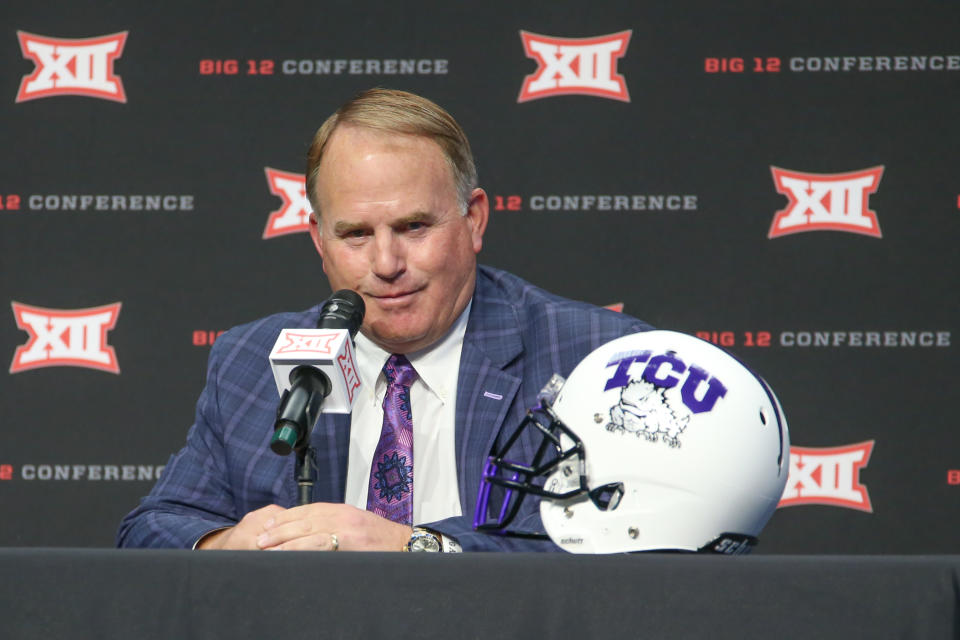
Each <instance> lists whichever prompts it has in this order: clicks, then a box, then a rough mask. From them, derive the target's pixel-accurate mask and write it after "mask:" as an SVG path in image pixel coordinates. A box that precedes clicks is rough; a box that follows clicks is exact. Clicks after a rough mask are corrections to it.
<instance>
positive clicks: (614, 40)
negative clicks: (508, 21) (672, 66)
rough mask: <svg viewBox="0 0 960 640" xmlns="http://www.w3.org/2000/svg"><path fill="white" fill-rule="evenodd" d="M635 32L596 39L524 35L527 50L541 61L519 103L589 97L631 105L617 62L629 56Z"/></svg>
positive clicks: (524, 45)
mask: <svg viewBox="0 0 960 640" xmlns="http://www.w3.org/2000/svg"><path fill="white" fill-rule="evenodd" d="M631 33H632V32H631V31H621V32H620V33H611V34H610V35H606V36H597V37H595V38H554V37H551V36H541V35H537V34H535V33H530V32H529V31H521V32H520V38H521V40H523V50H524V53H526V55H527V57H528V58H533V59H534V60H536V61H537V65H538V67H537V70H536V71H535V72H534V73H532V74H530V75H529V76H527V77H526V78H525V79H524V81H523V87H522V88H521V89H520V97H518V98H517V102H526V101H527V100H536V99H537V98H547V97H550V96H560V95H586V96H597V97H599V98H612V99H614V100H622V101H624V102H630V94H629V93H628V92H627V83H626V82H625V81H624V79H623V76H622V75H620V74H619V73H617V60H618V59H619V58H621V57H623V55H624V54H625V53H626V52H627V45H628V44H629V43H630V34H631Z"/></svg>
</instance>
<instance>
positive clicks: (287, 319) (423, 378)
mask: <svg viewBox="0 0 960 640" xmlns="http://www.w3.org/2000/svg"><path fill="white" fill-rule="evenodd" d="M307 193H308V197H309V198H310V200H311V204H312V206H313V209H314V214H313V215H312V216H311V218H310V235H311V237H312V239H313V242H314V244H315V245H316V248H317V251H318V252H319V254H320V257H321V259H322V260H323V270H324V273H325V274H326V275H327V278H328V280H329V282H330V287H331V289H332V290H339V289H343V288H346V289H352V290H354V291H356V292H357V293H359V294H360V295H361V296H362V297H363V300H364V303H365V304H366V315H365V317H364V322H363V326H362V328H361V330H360V333H359V334H358V335H357V340H356V346H357V359H358V369H359V374H360V378H361V380H362V382H363V390H362V392H361V396H360V398H359V399H358V400H357V403H356V405H355V406H354V412H353V414H352V416H339V415H322V416H321V418H320V420H319V421H318V423H317V426H316V428H315V429H314V431H313V433H312V434H311V445H312V447H313V448H314V450H315V451H316V452H317V456H318V458H319V459H318V460H317V465H318V467H319V469H320V477H319V479H318V482H317V483H316V485H315V487H314V503H312V504H309V505H305V506H298V507H294V506H293V505H294V504H296V485H295V483H294V480H293V457H292V456H289V457H280V456H277V455H276V454H274V453H273V452H272V451H270V449H269V441H270V436H271V435H272V425H273V421H274V418H275V410H276V406H277V397H276V390H275V388H274V387H273V378H272V374H271V371H270V367H269V363H268V360H267V354H268V353H269V351H270V348H271V346H272V345H273V343H274V342H275V340H276V338H277V335H278V334H279V332H280V330H281V329H283V328H290V327H294V328H296V327H313V326H315V324H316V321H317V316H318V310H319V308H318V307H316V308H313V309H311V310H309V311H307V312H303V313H287V314H279V315H276V316H271V317H269V318H265V319H262V320H260V321H257V322H254V323H251V324H249V325H244V326H241V327H236V328H234V329H232V330H231V331H229V332H227V333H226V334H224V335H223V336H222V337H221V338H220V339H218V340H217V342H216V344H215V345H214V347H213V350H212V351H211V355H210V363H209V368H208V375H207V385H206V387H205V389H204V391H203V394H202V395H201V397H200V400H199V401H198V404H197V414H196V422H195V424H194V426H193V427H192V428H191V430H190V433H189V435H188V438H187V444H186V446H185V447H184V449H183V450H181V451H180V452H179V453H178V454H176V455H175V456H174V457H173V458H172V459H171V461H170V463H169V464H168V465H167V467H166V469H165V471H164V474H163V476H162V478H161V479H160V480H159V481H158V483H157V485H156V486H155V487H154V489H153V491H152V492H151V494H150V495H149V496H148V497H146V498H145V499H144V500H143V501H142V502H141V504H140V506H139V507H138V508H137V509H135V510H134V511H133V512H131V513H130V514H128V515H127V517H126V518H125V519H124V521H123V523H122V524H121V526H120V531H119V533H118V543H119V545H120V546H165V547H171V546H172V547H187V548H189V547H196V548H201V549H207V548H210V549H274V550H289V549H298V550H302V549H315V550H333V551H336V550H338V549H342V550H387V551H400V550H403V549H406V548H408V545H409V548H411V549H423V548H427V549H430V550H445V551H455V550H460V549H463V550H498V549H500V550H509V549H515V550H554V549H556V547H555V546H553V545H552V543H550V542H542V541H529V540H517V539H510V538H503V537H499V536H490V535H485V534H480V533H477V532H475V531H473V529H472V526H471V523H472V515H473V509H474V505H475V502H476V496H477V489H478V487H479V482H480V473H481V469H482V465H483V462H484V460H485V458H486V456H487V455H488V454H489V451H490V448H491V446H492V445H493V444H494V442H495V441H496V438H497V437H498V435H499V434H500V430H501V427H503V426H504V425H506V426H507V429H505V430H504V432H505V433H507V432H509V431H510V430H511V428H512V427H515V426H516V425H517V424H519V421H520V420H521V419H522V418H523V415H524V413H525V411H526V410H527V409H528V408H529V407H531V406H532V405H533V404H535V403H536V394H537V392H538V391H539V390H540V388H541V387H542V385H543V384H544V383H545V382H546V381H547V380H548V379H549V378H550V375H551V374H553V373H554V372H559V373H561V374H562V375H566V374H568V373H569V372H570V371H571V370H572V369H573V367H574V366H575V365H576V364H577V363H578V362H579V361H580V359H581V358H583V357H584V356H585V355H587V354H588V353H590V352H591V351H592V350H593V349H595V348H596V347H598V346H600V345H601V344H603V343H605V342H607V341H609V340H611V339H613V338H615V337H617V336H620V335H624V334H628V333H633V332H636V331H642V330H646V329H648V328H649V327H648V326H647V325H645V324H644V323H642V322H640V321H638V320H635V319H633V318H629V317H627V316H622V315H620V314H615V313H612V312H609V311H606V310H603V309H598V308H596V307H592V306H590V305H586V304H583V303H577V302H572V301H569V300H565V299H563V298H559V297H557V296H553V295H551V294H549V293H547V292H545V291H542V290H540V289H538V288H536V287H533V286H532V285H530V284H529V283H526V282H524V281H523V280H520V279H519V278H517V277H515V276H512V275H510V274H508V273H505V272H502V271H498V270H495V269H491V268H487V267H478V265H477V263H476V254H477V253H479V251H480V249H481V247H482V244H483V234H484V231H485V229H486V226H487V221H488V218H489V203H488V200H487V195H486V193H484V191H483V190H482V189H479V188H477V179H476V170H475V168H474V163H473V158H472V153H471V151H470V146H469V143H468V142H467V139H466V135H465V134H464V132H463V131H462V129H461V128H460V126H459V125H458V124H457V123H456V121H455V120H454V119H453V118H452V117H451V116H450V115H449V114H448V113H447V112H446V111H444V110H443V109H441V108H440V107H439V106H437V105H435V104H434V103H432V102H430V101H429V100H426V99H424V98H421V97H419V96H415V95H412V94H408V93H404V92H400V91H389V90H382V89H374V90H370V91H367V92H364V93H362V94H360V95H358V96H357V97H356V98H354V99H353V100H351V101H350V102H348V103H347V104H345V105H344V106H343V107H341V108H340V109H339V110H338V111H337V112H336V113H335V114H334V115H332V116H331V117H330V118H329V119H328V120H327V121H326V122H325V123H324V124H323V126H322V127H321V128H320V129H319V130H318V132H317V135H316V136H315V138H314V141H313V144H312V146H311V148H310V151H309V154H308V165H307ZM410 365H412V367H411V366H410ZM401 368H402V369H403V371H405V372H407V373H405V374H404V376H408V377H405V378H404V380H407V381H406V382H403V383H402V384H401V383H398V382H397V379H398V378H397V373H396V372H397V371H399V370H401ZM398 385H399V386H398ZM404 394H406V395H404ZM385 398H386V400H385ZM398 415H399V416H400V418H397V416H398ZM388 422H389V423H390V424H389V426H388ZM397 425H400V426H399V427H398V426H397ZM397 429H400V430H399V431H398V430H397ZM403 429H407V433H410V432H412V451H410V450H403V451H401V452H400V453H398V450H397V449H396V448H395V449H393V450H390V449H384V450H381V449H380V447H381V446H384V443H385V442H388V443H389V445H390V446H394V447H397V446H399V445H397V444H396V442H397V441H398V440H403V438H401V437H399V436H397V435H396V434H398V433H402V432H403V431H402V430H403ZM407 439H409V438H407ZM409 444H410V443H406V444H405V445H404V446H409ZM384 451H386V453H384ZM391 451H392V453H391ZM411 458H412V464H407V463H408V462H409V461H410V459H411ZM391 461H392V462H391ZM391 465H392V466H391ZM391 474H392V475H391ZM394 499H395V500H396V501H394ZM401 504H402V505H403V508H404V509H406V511H405V513H403V514H400V515H397V514H395V513H394V512H395V511H396V510H397V509H398V508H400V506H401ZM378 514H379V515H378ZM521 516H522V518H521V520H522V519H526V520H527V524H528V525H529V523H530V522H533V524H532V525H530V526H533V527H536V522H537V519H538V515H537V513H536V511H535V509H530V510H528V512H525V513H523V514H521ZM412 525H418V526H417V527H416V528H414V527H413V526H412ZM428 538H429V539H428ZM414 543H416V544H414Z"/></svg>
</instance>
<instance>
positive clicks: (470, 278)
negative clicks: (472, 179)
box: [310, 125, 489, 353]
mask: <svg viewBox="0 0 960 640" xmlns="http://www.w3.org/2000/svg"><path fill="white" fill-rule="evenodd" d="M316 195H317V202H318V204H319V206H320V212H321V219H320V220H319V221H318V220H317V219H316V217H315V216H311V221H310V234H311V236H312V237H313V241H314V244H315V245H316V247H317V251H319V252H320V257H321V258H323V271H324V273H326V274H327V278H328V279H329V281H330V288H331V289H332V290H333V291H337V290H339V289H353V290H354V291H356V292H357V293H359V294H360V295H361V296H362V297H363V301H364V303H365V304H366V308H367V311H366V315H365V317H364V320H363V327H362V329H361V331H362V332H363V333H364V335H366V336H367V337H368V338H370V339H371V340H372V341H373V342H375V343H376V344H377V345H379V346H380V347H381V348H383V349H385V350H387V351H389V352H391V353H409V352H411V351H417V350H419V349H422V348H424V347H427V346H429V345H431V344H433V343H434V342H436V341H437V340H438V339H439V338H440V337H442V336H443V334H444V333H445V332H446V331H447V329H449V328H450V326H451V325H452V324H453V322H454V321H455V320H456V319H457V317H458V316H459V315H460V313H461V312H462V311H463V310H464V309H465V308H466V306H467V303H468V302H469V301H470V298H471V296H472V295H473V289H474V284H475V279H476V254H477V253H478V252H479V251H480V248H481V246H482V244H483V232H484V229H485V228H486V224H487V217H488V215H489V211H488V203H487V197H486V194H485V193H484V192H483V191H482V190H481V189H474V191H473V194H472V195H471V200H470V205H469V208H468V211H467V215H461V214H462V213H463V212H462V210H461V209H460V205H459V203H458V199H457V193H456V188H455V186H454V182H453V177H452V172H451V170H450V166H449V165H448V163H447V160H446V158H445V157H444V155H443V152H442V151H441V149H440V147H439V146H438V145H437V144H436V143H435V142H433V141H432V140H429V139H428V138H422V137H418V136H404V135H391V134H386V133H381V132H378V131H373V130H370V129H364V128H361V127H354V126H350V125H345V126H340V127H338V128H337V129H336V131H334V133H333V135H332V136H331V138H330V140H329V142H328V143H327V148H326V150H325V152H324V157H323V160H322V162H321V163H320V169H319V173H318V175H317V194H316Z"/></svg>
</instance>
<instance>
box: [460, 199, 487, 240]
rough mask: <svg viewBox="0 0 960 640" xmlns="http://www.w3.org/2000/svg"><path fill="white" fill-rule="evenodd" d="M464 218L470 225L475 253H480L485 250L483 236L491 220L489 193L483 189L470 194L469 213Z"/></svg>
mask: <svg viewBox="0 0 960 640" xmlns="http://www.w3.org/2000/svg"><path fill="white" fill-rule="evenodd" d="M464 217H466V218H467V221H468V222H469V223H470V235H471V238H472V240H473V252H474V253H480V249H482V248H483V234H484V232H485V231H486V230H487V222H488V221H489V220H490V201H489V200H487V193H486V192H485V191H484V190H483V189H474V190H473V193H471V194H470V204H468V205H467V213H466V215H465V216H464Z"/></svg>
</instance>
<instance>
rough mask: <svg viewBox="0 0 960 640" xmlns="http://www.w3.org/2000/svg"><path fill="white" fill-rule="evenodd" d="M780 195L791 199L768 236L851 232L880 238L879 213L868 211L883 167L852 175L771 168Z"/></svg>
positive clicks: (778, 213) (779, 214)
mask: <svg viewBox="0 0 960 640" xmlns="http://www.w3.org/2000/svg"><path fill="white" fill-rule="evenodd" d="M770 170H771V171H772V172H773V182H774V184H776V186H777V193H781V194H783V195H785V196H787V198H789V199H790V202H789V204H788V205H787V207H786V208H785V209H782V210H780V211H778V212H777V213H776V215H775V216H774V218H773V224H772V225H771V226H770V233H769V234H768V236H767V237H769V238H776V237H778V236H784V235H787V234H790V233H799V232H801V231H849V232H851V233H861V234H863V235H867V236H873V237H875V238H879V237H880V225H879V224H878V223H877V214H876V212H874V211H871V210H870V209H869V208H867V199H868V198H869V197H870V194H871V193H876V191H877V187H878V186H879V185H880V177H881V176H882V175H883V167H882V166H880V167H873V168H871V169H863V170H861V171H851V172H849V173H833V174H819V173H800V172H798V171H790V170H789V169H779V168H777V167H770Z"/></svg>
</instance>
